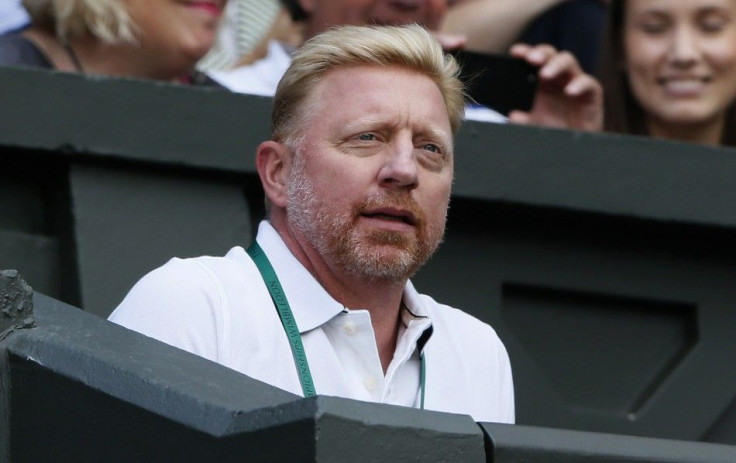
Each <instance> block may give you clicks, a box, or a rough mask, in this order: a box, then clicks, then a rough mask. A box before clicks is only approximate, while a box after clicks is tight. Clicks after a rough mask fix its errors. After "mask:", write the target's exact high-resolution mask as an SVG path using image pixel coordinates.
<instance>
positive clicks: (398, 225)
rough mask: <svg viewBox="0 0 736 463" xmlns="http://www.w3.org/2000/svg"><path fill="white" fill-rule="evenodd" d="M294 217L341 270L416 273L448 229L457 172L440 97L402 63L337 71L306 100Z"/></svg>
mask: <svg viewBox="0 0 736 463" xmlns="http://www.w3.org/2000/svg"><path fill="white" fill-rule="evenodd" d="M305 104H306V105H307V106H306V107H307V108H308V111H307V113H308V114H309V116H308V120H306V121H303V123H302V127H301V129H302V130H301V137H300V142H299V146H300V148H299V149H298V151H299V152H298V153H295V154H294V156H295V158H294V161H293V163H292V165H291V170H290V173H289V188H288V204H287V207H286V211H287V223H288V225H289V227H290V228H291V230H292V232H294V234H295V235H296V236H297V239H299V240H303V241H305V242H306V243H303V244H302V246H304V245H305V244H306V245H308V246H311V247H312V248H313V249H315V250H316V251H317V252H318V254H319V255H320V256H321V258H322V259H323V260H324V261H325V263H326V264H327V265H328V266H329V267H331V269H332V270H333V271H334V272H342V273H347V274H350V275H353V276H357V277H361V278H367V279H371V280H387V281H401V280H405V279H407V278H409V277H410V276H411V275H413V274H414V272H416V270H417V269H418V268H419V267H421V265H423V264H424V263H425V262H426V261H427V259H429V257H430V256H431V254H432V253H433V252H434V251H435V249H436V248H437V246H438V245H439V243H440V242H441V240H442V236H443V234H444V227H445V220H446V216H447V207H448V203H449V199H450V187H451V185H452V175H453V152H452V149H453V147H452V141H453V140H452V132H451V128H450V122H449V120H448V117H447V110H446V107H445V103H444V100H443V99H442V94H441V93H440V90H439V88H438V87H437V86H436V85H435V83H434V82H433V81H432V80H431V79H430V78H428V77H426V76H424V75H422V74H419V73H417V72H415V71H410V70H406V69H403V68H399V67H387V68H379V67H372V66H358V67H351V68H342V69H337V70H334V71H330V72H329V73H327V74H326V75H325V77H324V78H323V80H322V81H321V82H320V83H319V84H318V85H317V87H316V88H315V90H314V92H313V93H312V94H311V95H310V97H309V98H308V100H307V102H305Z"/></svg>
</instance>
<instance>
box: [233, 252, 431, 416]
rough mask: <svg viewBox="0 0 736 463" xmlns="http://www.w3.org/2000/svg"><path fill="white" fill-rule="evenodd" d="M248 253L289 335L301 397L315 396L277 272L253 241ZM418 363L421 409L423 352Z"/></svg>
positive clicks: (300, 340) (310, 374)
mask: <svg viewBox="0 0 736 463" xmlns="http://www.w3.org/2000/svg"><path fill="white" fill-rule="evenodd" d="M246 252H247V253H248V255H249V256H250V257H251V259H253V262H254V263H255V264H256V267H258V271H259V272H261V277H262V278H263V281H264V282H265V283H266V288H268V292H269V293H270V294H271V300H272V301H273V305H274V307H276V312H277V313H278V314H279V318H280V319H281V325H282V326H283V327H284V332H285V333H286V337H287V338H289V344H290V345H291V353H292V355H293V356H294V364H295V365H296V369H297V373H298V374H299V382H300V383H301V385H302V392H303V394H304V397H312V396H315V395H317V391H316V389H315V388H314V381H312V373H311V372H310V371H309V362H308V361H307V355H306V353H305V352H304V345H303V344H302V336H301V333H299V327H297V325H296V320H295V319H294V314H293V313H292V311H291V307H290V306H289V301H288V300H287V299H286V293H284V289H283V288H282V287H281V283H280V282H279V278H278V277H277V276H276V272H275V271H274V269H273V266H271V262H270V261H269V260H268V257H266V253H265V252H263V249H261V246H259V245H258V243H257V242H256V241H255V240H254V241H253V243H251V245H250V247H248V250H247V251H246ZM420 359H421V365H420V370H419V387H420V390H421V395H420V402H419V408H421V409H422V410H424V390H425V389H426V388H425V386H424V384H425V378H426V374H427V365H426V362H425V361H424V353H421V354H420Z"/></svg>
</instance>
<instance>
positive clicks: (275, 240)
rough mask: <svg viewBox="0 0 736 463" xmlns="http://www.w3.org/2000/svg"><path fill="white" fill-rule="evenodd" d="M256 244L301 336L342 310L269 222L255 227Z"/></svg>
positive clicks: (263, 222)
mask: <svg viewBox="0 0 736 463" xmlns="http://www.w3.org/2000/svg"><path fill="white" fill-rule="evenodd" d="M256 241H258V244H259V245H260V246H261V249H263V252H265V253H266V256H268V260H269V261H270V262H271V266H272V267H273V269H274V271H275V272H276V276H277V277H278V278H279V282H280V283H281V287H282V288H283V290H284V293H285V294H286V298H287V300H288V301H289V306H290V307H291V311H292V313H293V314H294V319H295V320H296V324H297V326H298V327H299V332H300V333H305V332H307V331H310V330H313V329H314V328H316V327H318V326H320V325H323V324H324V323H326V322H328V321H329V320H331V319H332V318H333V317H334V316H335V315H337V314H339V313H340V312H342V311H343V310H344V307H343V305H342V304H340V303H339V302H337V301H336V300H335V299H333V298H332V296H330V295H329V293H328V292H327V291H325V289H324V288H323V287H322V285H320V284H319V282H318V281H317V280H316V279H315V278H314V277H313V276H312V274H311V273H309V271H307V269H306V268H304V266H303V265H302V264H301V262H299V260H297V258H296V257H294V254H292V253H291V251H290V250H289V248H288V247H286V243H284V240H282V239H281V236H280V235H279V233H278V232H277V231H276V229H275V228H273V226H272V225H271V224H270V223H269V222H268V221H266V220H264V221H262V222H261V223H260V225H259V226H258V235H257V236H256Z"/></svg>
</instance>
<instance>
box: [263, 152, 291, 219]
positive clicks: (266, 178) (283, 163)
mask: <svg viewBox="0 0 736 463" xmlns="http://www.w3.org/2000/svg"><path fill="white" fill-rule="evenodd" d="M290 166H291V153H290V151H289V150H288V149H287V148H286V146H284V145H283V144H282V143H279V142H276V141H273V140H269V141H264V142H263V143H261V144H260V145H258V149H257V150H256V168H257V169H258V176H259V177H261V185H263V192H264V193H265V194H266V197H267V198H268V199H269V201H271V204H273V205H274V206H276V207H286V203H287V202H288V195H287V191H286V190H287V181H288V179H289V167H290Z"/></svg>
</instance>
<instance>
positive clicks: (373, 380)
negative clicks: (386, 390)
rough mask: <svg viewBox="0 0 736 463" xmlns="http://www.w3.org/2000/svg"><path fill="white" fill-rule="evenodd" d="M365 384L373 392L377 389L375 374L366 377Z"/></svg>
mask: <svg viewBox="0 0 736 463" xmlns="http://www.w3.org/2000/svg"><path fill="white" fill-rule="evenodd" d="M363 386H365V388H366V389H368V390H369V391H371V392H373V391H375V390H376V386H377V384H376V378H374V377H373V376H369V377H367V378H366V379H364V380H363Z"/></svg>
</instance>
